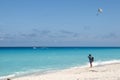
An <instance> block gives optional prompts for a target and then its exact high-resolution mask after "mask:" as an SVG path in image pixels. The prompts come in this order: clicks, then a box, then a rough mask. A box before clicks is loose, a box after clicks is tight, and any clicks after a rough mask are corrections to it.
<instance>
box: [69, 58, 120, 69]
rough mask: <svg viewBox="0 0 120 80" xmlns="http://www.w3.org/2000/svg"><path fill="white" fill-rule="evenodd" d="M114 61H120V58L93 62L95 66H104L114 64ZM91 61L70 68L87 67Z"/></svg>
mask: <svg viewBox="0 0 120 80" xmlns="http://www.w3.org/2000/svg"><path fill="white" fill-rule="evenodd" d="M114 63H120V60H109V61H101V60H99V61H95V62H93V66H103V65H107V64H114ZM89 65H90V64H89V63H86V64H85V65H80V66H75V67H71V68H70V69H73V68H85V67H89Z"/></svg>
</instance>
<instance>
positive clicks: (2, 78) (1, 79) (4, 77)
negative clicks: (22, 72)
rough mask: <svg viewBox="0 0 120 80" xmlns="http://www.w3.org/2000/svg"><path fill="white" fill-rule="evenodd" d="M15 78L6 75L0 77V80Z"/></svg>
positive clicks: (12, 75)
mask: <svg viewBox="0 0 120 80" xmlns="http://www.w3.org/2000/svg"><path fill="white" fill-rule="evenodd" d="M12 77H15V74H11V75H7V76H0V80H5V79H6V78H12Z"/></svg>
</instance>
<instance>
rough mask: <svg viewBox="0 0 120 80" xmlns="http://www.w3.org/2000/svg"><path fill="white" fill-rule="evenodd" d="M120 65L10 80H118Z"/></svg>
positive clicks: (68, 70) (75, 69)
mask: <svg viewBox="0 0 120 80" xmlns="http://www.w3.org/2000/svg"><path fill="white" fill-rule="evenodd" d="M119 68H120V63H113V64H107V65H102V66H94V67H93V68H88V67H84V68H80V67H77V68H71V69H65V70H61V71H56V72H51V73H46V74H32V75H27V76H22V77H16V78H12V79H11V80H120V69H119Z"/></svg>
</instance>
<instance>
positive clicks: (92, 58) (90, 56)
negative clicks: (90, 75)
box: [88, 54, 94, 68]
mask: <svg viewBox="0 0 120 80" xmlns="http://www.w3.org/2000/svg"><path fill="white" fill-rule="evenodd" d="M88 59H89V62H90V67H91V68H92V63H93V61H94V57H93V56H92V55H91V54H89V56H88Z"/></svg>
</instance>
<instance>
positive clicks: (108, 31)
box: [0, 0, 120, 47]
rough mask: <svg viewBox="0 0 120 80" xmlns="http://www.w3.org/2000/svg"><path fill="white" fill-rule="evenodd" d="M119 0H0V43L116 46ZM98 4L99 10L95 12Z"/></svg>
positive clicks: (119, 39) (119, 29) (119, 30)
mask: <svg viewBox="0 0 120 80" xmlns="http://www.w3.org/2000/svg"><path fill="white" fill-rule="evenodd" d="M119 4H120V0H0V46H1V47H8V46H11V47H13V46H87V47H90V46H98V47H99V46H100V47H101V46H103V47H104V46H107V47H111V46H115V47H119V46H120V10H119V9H120V5H119ZM98 8H101V9H102V10H103V12H102V13H99V15H96V14H97V13H98Z"/></svg>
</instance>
